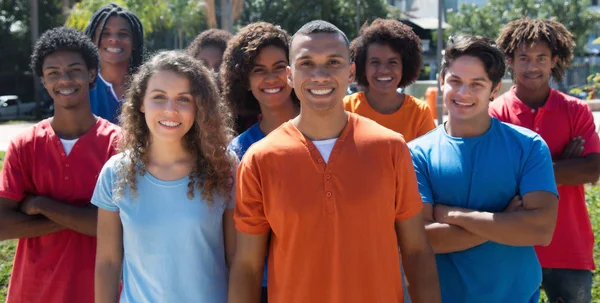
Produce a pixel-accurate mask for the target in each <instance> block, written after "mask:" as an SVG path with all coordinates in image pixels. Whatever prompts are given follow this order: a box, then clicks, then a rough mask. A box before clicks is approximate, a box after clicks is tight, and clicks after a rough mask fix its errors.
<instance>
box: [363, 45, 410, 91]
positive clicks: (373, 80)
mask: <svg viewBox="0 0 600 303" xmlns="http://www.w3.org/2000/svg"><path fill="white" fill-rule="evenodd" d="M365 75H366V77H367V82H368V83H369V91H375V92H378V93H382V94H386V93H396V89H397V88H398V84H400V81H402V57H401V56H400V54H398V53H396V52H395V51H394V50H393V49H392V48H391V47H390V46H389V45H387V44H379V43H373V44H370V45H369V46H368V47H367V60H366V66H365Z"/></svg>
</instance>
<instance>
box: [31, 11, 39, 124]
mask: <svg viewBox="0 0 600 303" xmlns="http://www.w3.org/2000/svg"><path fill="white" fill-rule="evenodd" d="M29 13H30V23H29V33H30V35H31V49H32V50H33V48H34V47H35V43H36V42H37V39H38V37H39V35H40V32H39V28H40V26H39V15H38V0H29ZM33 92H34V96H33V98H34V100H35V102H36V111H35V115H36V118H37V119H40V118H41V114H42V112H41V109H42V98H41V91H40V79H39V78H38V77H37V76H36V75H35V73H34V74H33Z"/></svg>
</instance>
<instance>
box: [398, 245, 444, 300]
mask: <svg viewBox="0 0 600 303" xmlns="http://www.w3.org/2000/svg"><path fill="white" fill-rule="evenodd" d="M402 264H403V265H404V272H405V274H406V280H407V281H408V292H409V293H410V298H411V301H412V302H415V303H421V302H427V303H429V302H432V303H435V302H442V298H441V293H440V284H439V278H438V272H437V267H436V263H435V257H434V254H433V250H432V249H431V248H429V249H427V250H425V251H422V252H419V253H406V254H405V253H403V254H402Z"/></svg>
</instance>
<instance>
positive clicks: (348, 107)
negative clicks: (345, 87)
mask: <svg viewBox="0 0 600 303" xmlns="http://www.w3.org/2000/svg"><path fill="white" fill-rule="evenodd" d="M351 98H353V96H352V95H349V96H345V97H344V110H346V111H349V112H351V113H353V111H352V100H351Z"/></svg>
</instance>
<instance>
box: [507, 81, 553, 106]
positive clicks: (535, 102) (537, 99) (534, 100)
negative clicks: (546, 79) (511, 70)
mask: <svg viewBox="0 0 600 303" xmlns="http://www.w3.org/2000/svg"><path fill="white" fill-rule="evenodd" d="M515 95H516V96H517V98H519V100H521V101H522V102H523V103H525V104H526V105H527V106H529V107H531V108H538V107H542V106H544V104H546V100H548V96H550V85H546V86H544V87H541V88H539V89H535V90H530V89H527V88H526V87H524V86H520V85H519V84H517V85H516V86H515Z"/></svg>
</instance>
